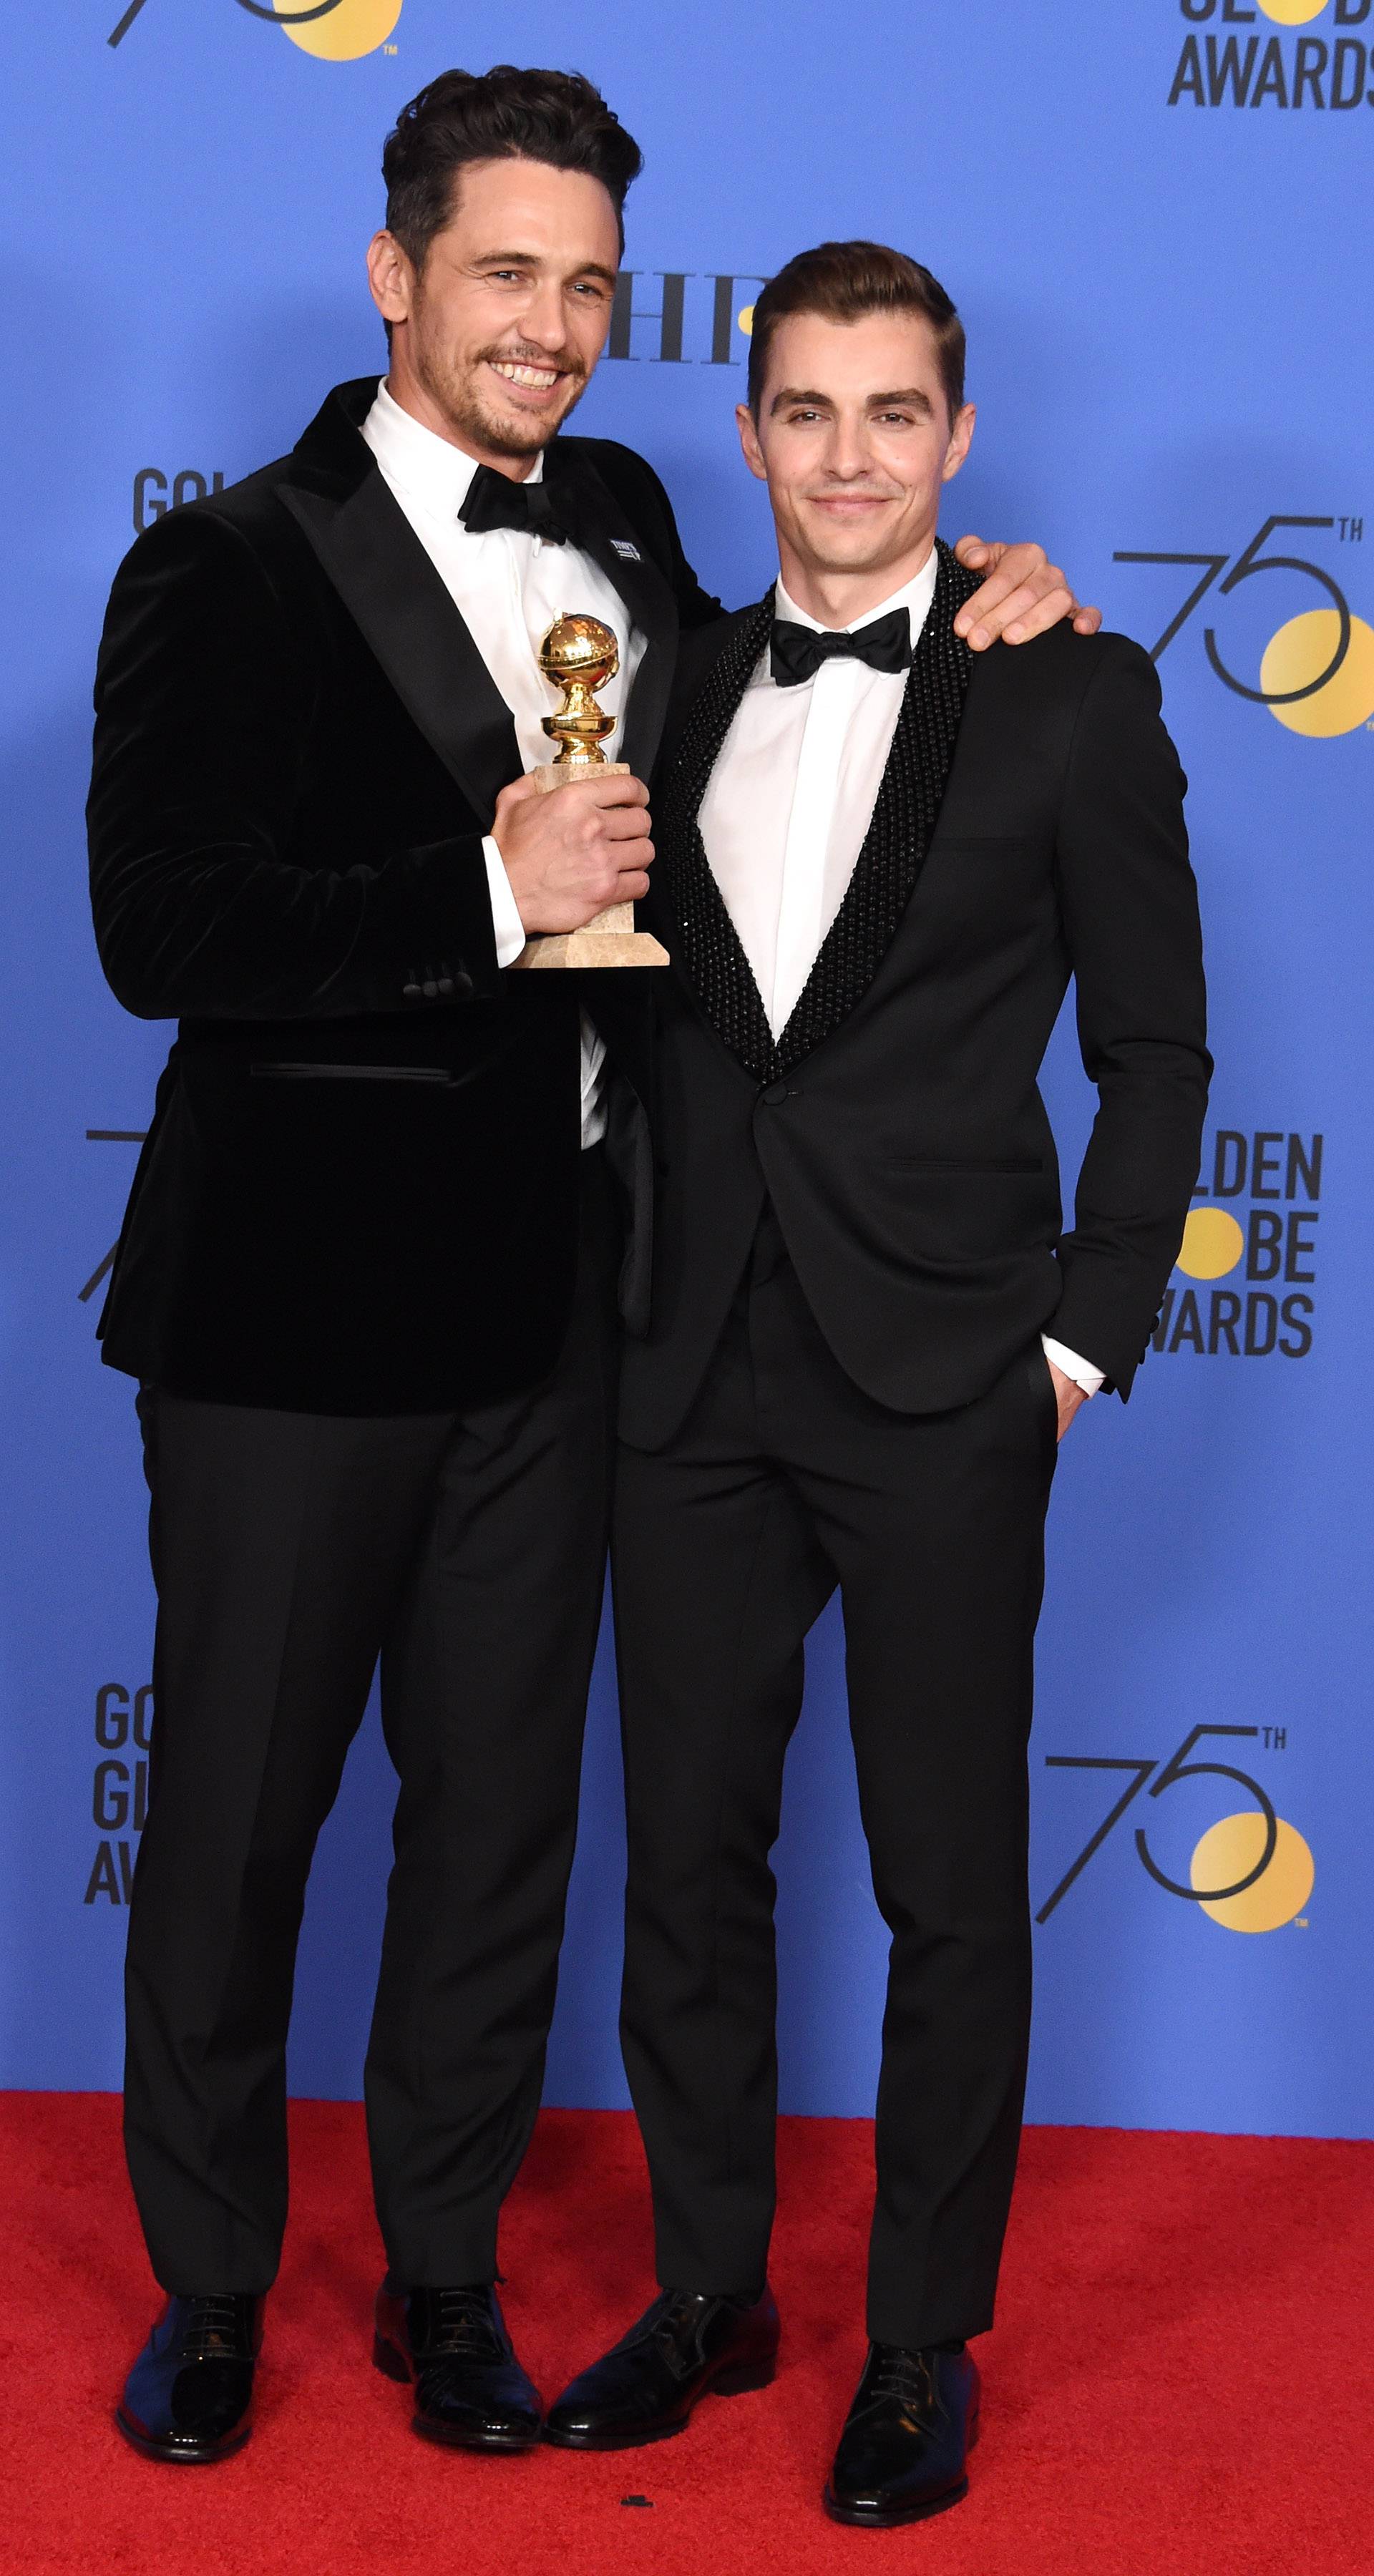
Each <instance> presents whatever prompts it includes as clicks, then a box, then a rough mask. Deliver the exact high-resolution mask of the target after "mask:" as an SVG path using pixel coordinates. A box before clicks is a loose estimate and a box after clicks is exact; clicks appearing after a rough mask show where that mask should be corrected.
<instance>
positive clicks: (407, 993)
mask: <svg viewBox="0 0 1374 2576" xmlns="http://www.w3.org/2000/svg"><path fill="white" fill-rule="evenodd" d="M401 999H402V1001H403V1002H418V1001H419V999H420V987H419V985H418V984H403V985H402V986H401Z"/></svg>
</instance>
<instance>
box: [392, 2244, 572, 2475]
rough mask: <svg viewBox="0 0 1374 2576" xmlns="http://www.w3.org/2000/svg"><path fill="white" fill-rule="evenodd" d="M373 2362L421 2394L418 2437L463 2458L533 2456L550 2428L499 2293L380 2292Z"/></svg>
mask: <svg viewBox="0 0 1374 2576" xmlns="http://www.w3.org/2000/svg"><path fill="white" fill-rule="evenodd" d="M376 2323H377V2330H376V2333H375V2335H374V2337H373V2342H372V2358H373V2360H374V2361H375V2363H376V2365H377V2368H378V2369H379V2370H384V2371H385V2372H386V2375H387V2377H388V2379H408V2380H411V2381H413V2383H414V2388H415V2413H414V2415H413V2416H412V2418H411V2421H412V2424H413V2426H414V2429H415V2431H416V2432H417V2433H421V2434H423V2436H424V2438H425V2440H426V2441H427V2442H448V2443H451V2444H452V2445H453V2446H454V2447H455V2448H456V2449H458V2450H461V2451H529V2450H532V2449H533V2448H534V2445H535V2443H536V2442H537V2441H538V2439H539V2436H540V2434H541V2432H542V2431H543V2426H544V2410H543V2407H542V2406H541V2405H540V2402H539V2394H538V2391H537V2389H535V2388H534V2387H533V2386H532V2385H531V2383H530V2381H529V2380H528V2379H527V2378H526V2377H525V2374H524V2372H523V2370H522V2369H521V2367H520V2364H519V2362H518V2361H517V2360H516V2358H515V2348H514V2346H513V2344H512V2342H511V2339H510V2336H509V2335H508V2334H507V2332H506V2321H505V2318H504V2317H503V2316H502V2314H501V2308H500V2303H499V2301H498V2299H497V2296H496V2292H495V2291H494V2290H493V2289H492V2288H491V2286H490V2284H489V2283H488V2282H485V2281H479V2282H477V2283H475V2284H474V2285H473V2286H472V2287H470V2288H468V2289H465V2290H411V2291H410V2292H409V2293H408V2294H407V2293H406V2292H404V2291H402V2292H399V2293H396V2294H393V2293H392V2292H391V2291H389V2290H387V2289H386V2288H385V2287H384V2288H382V2289H380V2290H379V2291H378V2293H377V2320H376Z"/></svg>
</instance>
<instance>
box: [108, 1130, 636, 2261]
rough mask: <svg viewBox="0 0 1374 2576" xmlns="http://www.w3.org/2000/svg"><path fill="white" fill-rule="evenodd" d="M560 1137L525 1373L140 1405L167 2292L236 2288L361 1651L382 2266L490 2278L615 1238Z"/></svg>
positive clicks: (130, 2114) (538, 1933)
mask: <svg viewBox="0 0 1374 2576" xmlns="http://www.w3.org/2000/svg"><path fill="white" fill-rule="evenodd" d="M611 1187H612V1185H611V1183H610V1180H609V1177H608V1175H607V1173H606V1170H605V1166H604V1158H603V1156H602V1154H601V1153H600V1152H598V1151H595V1150H594V1151H593V1152H591V1153H589V1154H587V1155H585V1156H584V1157H583V1211H582V1250H581V1262H580V1269H579V1278H578V1286H577V1292H576V1299H575V1304H574V1310H573V1315H572V1320H571V1323H570V1326H569V1330H568V1335H567V1339H566V1342H565V1344H564V1347H563V1351H562V1353H561V1356H560V1358H559V1361H558V1364H557V1366H556V1368H555V1369H554V1371H553V1373H552V1375H551V1376H550V1377H549V1378H548V1379H547V1380H546V1381H545V1382H544V1383H543V1384H541V1385H539V1386H537V1387H535V1388H533V1389H532V1390H530V1391H528V1392H526V1393H523V1394H521V1395H518V1396H514V1397H511V1398H510V1399H508V1400H505V1401H503V1402H500V1403H495V1404H488V1405H484V1406H482V1407H480V1408H476V1409H474V1410H471V1411H468V1412H464V1413H456V1414H454V1413H445V1414H426V1415H418V1416H400V1417H389V1418H383V1419H375V1418H366V1419H363V1418H339V1417H335V1416H329V1415H321V1414H303V1413H285V1412H272V1411H267V1410H262V1409H257V1408H254V1407H249V1406H235V1405H224V1404H205V1403H199V1402H192V1401H189V1400H186V1399H183V1398H180V1397H177V1396H173V1395H169V1394H167V1393H166V1392H164V1391H162V1390H159V1389H157V1388H145V1389H144V1390H143V1393H142V1395H141V1397H140V1414H141V1417H142V1421H143V1428H144V1441H145V1459H146V1466H147V1474H148V1482H149V1486H150V1489H151V1493H152V1512H151V1544H152V1557H153V1570H154V1575H155V1579H156V1582H157V1589H158V1621H157V1642H156V1651H155V1662H154V1684H155V1694H156V1716H155V1724H154V1739H153V1755H152V1777H151V1797H150V1803H149V1811H148V1820H147V1825H146V1827H145V1830H144V1835H143V1844H142V1849H141V1852H140V1855H139V1862H138V1868H137V1872H136V1875H135V1880H134V1890H133V1904H132V1907H131V1911H130V1918H129V1949H128V1969H127V1988H126V1991H127V2011H128V2057H127V2077H126V2093H125V2106H126V2107H125V2138H126V2145H127V2151H128V2158H129V2170H130V2174H131V2177H132V2180H133V2186H134V2192H135V2196H136V2198H137V2201H138V2208H139V2214H140V2216H141V2218H142V2221H143V2227H144V2233H145V2235H146V2237H147V2241H148V2249H149V2253H150V2255H151V2257H152V2263H153V2269H154V2271H155V2272H156V2274H157V2277H158V2279H159V2281H160V2282H161V2283H162V2285H163V2287H164V2288H166V2289H168V2290H172V2291H180V2292H192V2291H206V2290H225V2291H227V2290H237V2291H251V2292H257V2291H263V2290H266V2289H267V2288H268V2286H269V2284H270V2283H271V2281H272V2279H273V2277H274V2275H275V2272H276V2269H277V2261H278V2255H279V2251H280V2246H281V2237H282V2230H283V2226H284V2224H285V2218H286V2197H287V2173H286V2077H285V2048H286V2032H287V2022H288V2018H289V2014H290V2008H291V1987H292V1977H293V1973H294V1967H295V1955H296V1941H297V1935H298V1932H299V1929H300V1922H301V1913H302V1908H303V1904H304V1898H305V1884H306V1878H307V1875H308V1872H309V1869H310V1862H311V1857H312V1854H313V1851H314V1847H315V1841H316V1837H317V1835H318V1833H319V1830H320V1827H321V1825H322V1824H323V1822H324V1820H325V1817H326V1816H327V1815H328V1813H329V1810H330V1807H331V1806H332V1804H333V1802H334V1798H335V1795H336V1792H337V1790H338V1786H339V1780H340V1776H341V1774H342V1770H343V1764H344V1758H345V1755H346V1754H347V1751H348V1747H349V1745H350V1743H351V1741H352V1739H353V1737H354V1735H355V1734H356V1732H357V1729H358V1726H359V1724H360V1722H361V1719H362V1715H363V1710H364V1707H365V1704H366V1701H367V1696H368V1691H369V1689H370V1686H371V1682H372V1676H373V1672H374V1669H375V1668H376V1665H377V1662H378V1659H379V1658H380V1661H381V1675H382V1723H383V1727H384V1729H385V1734H386V1741H387V1746H388V1749H389V1751H390V1754H391V1758H392V1760H393V1762H394V1763H395V1766H396V1769H397V1772H398V1774H399V1778H400V1793H399V1798H398V1801H397V1806H396V1813H395V1823H394V1841H395V1866H394V1868H393V1870H392V1873H391V1880H390V1889H389V1894H388V1900H387V1915H386V1931H385V1936H384V1941H383V1948H382V1962H381V1975H380V1981H379V1984H378V1989H377V1999H376V2007H375V2012H374V2017H373V2023H372V2032H371V2038H370V2041H369V2047H368V2057H367V2070H366V2085H365V2089H366V2095H367V2117H368V2136H369V2143H370V2147H371V2155H372V2169H373V2180H374V2188H375V2192H376V2199H377V2210H378V2215H379V2218H380V2220H381V2227H382V2235H383V2238H384V2240H385V2245H386V2252H387V2260H388V2263H389V2266H390V2269H391V2273H392V2275H393V2277H394V2279H395V2280H396V2281H397V2282H398V2283H403V2284H405V2285H407V2286H411V2287H431V2288H439V2287H444V2286H449V2285H453V2284H457V2283H462V2282H470V2281H483V2280H491V2279H492V2278H493V2277H494V2275H495V2271H496V2227H497V2214H498V2211H499V2209H500V2205H501V2202H502V2199H503V2197H504V2195H505V2193H506V2191H507V2189H508V2188H509V2185H510V2183H511V2181H512V2179H513V2177H514V2175H515V2172H516V2169H517V2167H518V2165H519V2163H520V2159H521V2156H522V2154H523V2152H524V2149H525V2146H526V2143H527V2141H528V2138H529V2134H530V2130H531V2127H532V2126H533V2122H534V2117H535V2113H536V2110H537V2108H538V2103H539V2092H540V2085H541V2081H542V2075H543V2062H544V2046H545V2040H546V2037H547V2033H548V2027H549V2020H550V2016H551V2013H552V2010H553V2001H554V1988H555V1979H556V1973H557V1959H558V1946H559V1941H560V1937H561V1934H562V1928H563V1912H564V1899H565V1894H566V1889H567V1881H568V1872H569V1868H570V1866H571V1862H572V1853H573V1839H574V1831H575V1824H576V1814H577V1791H578V1777H579V1766H580V1759H581V1746H582V1732H583V1719H584V1712H585V1707H586V1695H587V1684H588V1679H589V1676H590V1671H591V1664H592V1657H593V1654H594V1651H595V1646H596V1634H597V1625H598V1619H599V1613H600V1601H601V1590H602V1577H603V1569H604V1565H605V1548H606V1514H607V1491H608V1482H609V1461H610V1445H611V1431H612V1422H613V1410H614V1370H615V1354H616V1346H617V1345H616V1329H617V1328H616V1317H615V1267H616V1254H617V1248H618V1247H617V1227H616V1223H615V1216H614V1210H613V1205H612V1199H611Z"/></svg>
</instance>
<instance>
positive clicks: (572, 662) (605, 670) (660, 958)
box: [515, 612, 668, 968]
mask: <svg viewBox="0 0 1374 2576" xmlns="http://www.w3.org/2000/svg"><path fill="white" fill-rule="evenodd" d="M538 661H539V668H540V670H541V671H542V672H543V674H544V677H545V679H546V680H548V681H550V682H551V683H552V685H553V686H554V687H555V688H556V689H558V690H560V691H561V692H562V704H561V705H560V706H558V707H557V708H555V710H554V713H553V714H552V715H551V716H545V717H544V718H543V726H544V731H545V733H546V734H547V735H548V737H549V739H550V741H551V742H556V743H557V744H558V746H559V748H558V750H557V752H556V753H555V755H554V757H553V759H552V760H551V761H550V762H549V764H548V766H547V768H545V769H536V770H535V772H534V780H535V785H536V787H537V788H538V789H539V791H540V793H541V795H548V794H550V793H551V792H552V791H553V789H555V788H563V787H569V786H574V785H576V783H577V781H578V780H579V779H583V778H628V777H629V774H630V765H629V762H628V761H625V760H608V759H607V758H606V755H605V753H604V751H603V750H602V748H601V746H602V743H603V742H604V741H605V739H606V736H607V735H608V734H610V733H614V731H615V718H614V716H608V715H607V714H606V712H605V710H604V708H602V707H599V706H598V705H597V703H596V691H597V690H598V689H604V687H605V685H606V682H607V681H608V680H613V679H614V678H615V675H616V673H617V671H618V670H619V668H620V647H619V645H618V644H617V642H616V639H615V636H614V634H613V632H612V630H611V628H610V627H609V626H607V625H605V624H604V623H603V621H602V620H601V618H599V617H585V616H580V615H572V614H569V613H567V612H565V613H564V615H563V616H561V617H556V618H555V619H554V621H553V624H552V626H551V627H550V628H549V630H548V633H547V634H546V635H545V636H544V637H543V638H542V640H541V642H540V646H539V654H538ZM515 963H516V965H517V966H524V967H561V968H568V967H573V966H596V967H602V966H666V965H667V963H668V951H667V949H666V948H664V947H661V946H660V944H659V942H658V940H656V939H655V938H654V937H653V936H652V934H651V933H650V932H649V931H647V930H636V928H635V913H634V905H633V904H632V903H613V904H611V905H610V906H609V908H608V909H607V910H606V911H605V912H600V913H598V914H597V916H596V918H595V920H594V921H589V922H587V923H586V925H585V927H584V928H583V929H581V930H568V931H558V932H554V933H551V934H549V935H548V936H546V937H540V938H535V939H530V940H527V941H526V943H525V946H524V948H523V949H522V950H521V953H520V955H519V956H518V957H517V958H516V960H515Z"/></svg>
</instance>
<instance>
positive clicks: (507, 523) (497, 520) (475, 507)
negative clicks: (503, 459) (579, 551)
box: [458, 465, 572, 546]
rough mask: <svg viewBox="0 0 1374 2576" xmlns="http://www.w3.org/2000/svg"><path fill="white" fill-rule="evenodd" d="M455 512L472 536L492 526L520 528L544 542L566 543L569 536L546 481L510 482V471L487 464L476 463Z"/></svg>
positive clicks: (556, 544) (569, 538)
mask: <svg viewBox="0 0 1374 2576" xmlns="http://www.w3.org/2000/svg"><path fill="white" fill-rule="evenodd" d="M458 516H459V518H460V519H461V520H462V522H463V525H464V527H465V528H468V529H470V530H471V533H472V534H473V536H474V537H485V536H486V535H487V534H488V533H489V532H490V530H491V529H492V528H520V529H522V530H523V532H524V534H525V535H526V536H527V537H542V538H543V540H544V543H545V545H546V546H561V545H566V544H568V543H569V542H570V541H571V537H572V531H571V529H570V528H569V527H568V526H567V525H566V524H565V519H564V518H560V517H559V516H558V514H557V513H556V511H555V509H554V506H553V503H552V501H551V500H550V498H549V487H548V485H547V483H542V482H541V483H513V482H512V481H511V478H510V476H509V474H497V473H496V472H495V471H494V470H493V468H492V467H491V466H490V465H479V466H478V468H477V471H476V473H475V474H474V476H473V478H472V481H471V482H470V483H469V485H468V494H467V499H466V500H465V501H464V503H463V506H462V508H461V510H460V511H459V513H458Z"/></svg>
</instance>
